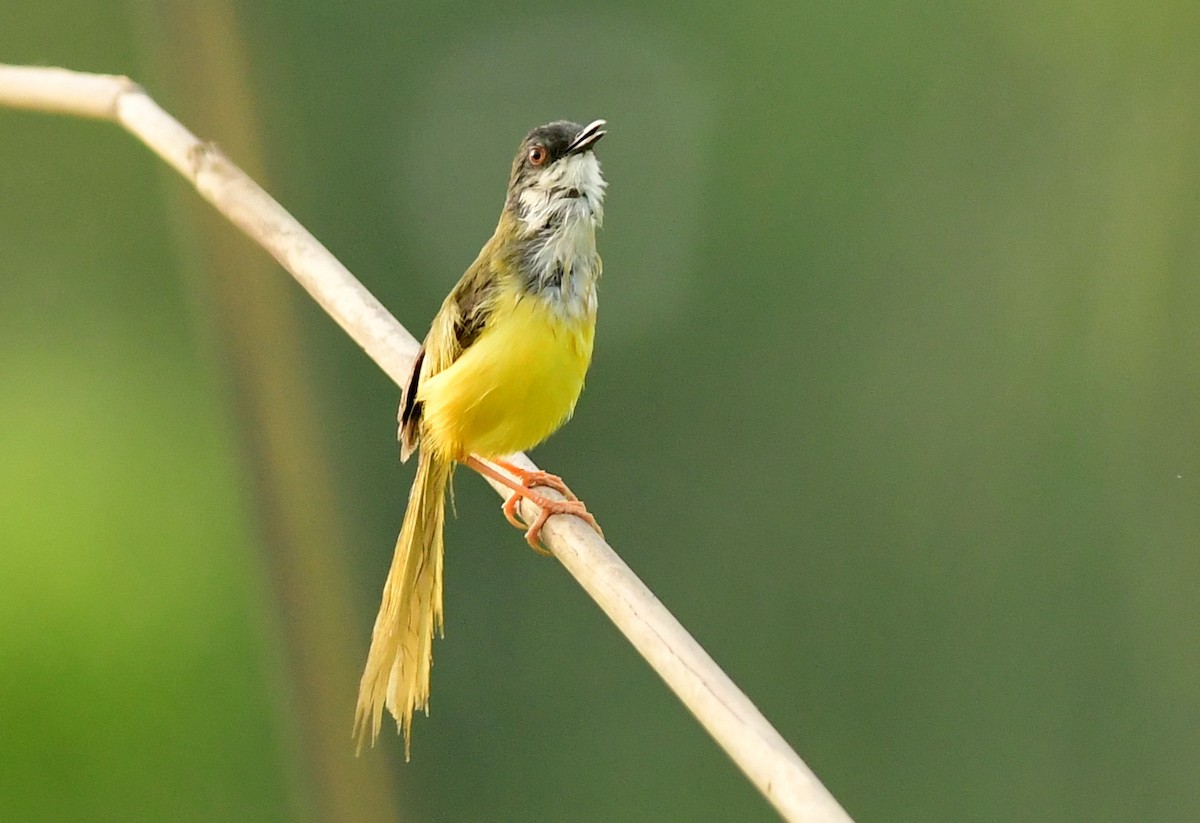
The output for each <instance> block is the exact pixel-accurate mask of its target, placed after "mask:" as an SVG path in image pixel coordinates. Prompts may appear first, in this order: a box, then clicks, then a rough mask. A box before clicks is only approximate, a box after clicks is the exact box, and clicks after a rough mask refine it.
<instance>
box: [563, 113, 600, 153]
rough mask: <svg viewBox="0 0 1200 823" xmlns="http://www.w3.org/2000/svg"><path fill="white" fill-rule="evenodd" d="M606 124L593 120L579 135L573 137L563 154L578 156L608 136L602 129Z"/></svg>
mask: <svg viewBox="0 0 1200 823" xmlns="http://www.w3.org/2000/svg"><path fill="white" fill-rule="evenodd" d="M607 124H608V121H607V120H593V121H592V122H590V123H588V124H587V125H586V126H584V127H583V128H582V129H581V130H580V131H579V134H577V135H575V139H574V140H572V141H571V145H569V146H567V150H566V152H564V154H566V155H572V154H579V153H580V152H584V151H588V150H589V149H591V148H592V146H594V145H596V143H598V142H599V141H600V138H601V137H603V136H604V135H606V134H608V132H606V131H604V127H605V126H606V125H607Z"/></svg>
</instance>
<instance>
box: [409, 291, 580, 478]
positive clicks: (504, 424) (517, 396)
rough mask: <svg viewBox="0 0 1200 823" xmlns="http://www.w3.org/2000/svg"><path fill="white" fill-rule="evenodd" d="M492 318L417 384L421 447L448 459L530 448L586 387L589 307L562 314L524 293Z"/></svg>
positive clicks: (568, 413)
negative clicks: (576, 315) (579, 313)
mask: <svg viewBox="0 0 1200 823" xmlns="http://www.w3.org/2000/svg"><path fill="white" fill-rule="evenodd" d="M489 320H490V322H489V324H488V326H487V327H486V328H485V329H484V331H483V332H482V333H481V334H480V335H479V337H478V338H477V339H476V340H475V341H474V342H473V343H472V344H471V345H470V346H469V347H468V348H467V350H466V351H465V352H463V353H462V355H461V356H460V357H459V358H458V360H456V361H455V362H454V363H453V364H452V365H451V366H450V367H449V368H447V369H445V370H443V371H441V372H439V373H437V374H435V375H433V376H431V377H429V378H427V379H426V380H423V381H422V382H421V385H420V387H419V388H418V390H417V399H418V400H419V401H420V402H421V403H422V404H423V409H422V414H421V416H422V430H421V444H422V447H423V448H429V449H432V450H433V451H435V452H437V453H438V454H440V455H441V456H442V457H443V458H445V459H449V460H454V459H461V458H462V457H465V456H466V455H467V454H468V453H475V454H479V455H481V456H483V457H487V458H497V457H503V456H505V455H508V454H512V453H513V452H518V451H524V450H525V449H529V448H532V447H533V446H536V445H537V444H538V443H540V442H542V441H543V440H545V439H546V438H547V437H549V436H550V435H551V434H552V433H553V432H554V431H555V430H556V429H557V428H558V427H559V426H561V425H562V424H563V423H565V422H566V421H567V418H569V417H570V416H571V412H572V411H573V410H574V408H575V401H576V400H577V399H579V393H580V392H581V391H582V390H583V378H584V375H585V374H586V373H587V368H588V364H589V363H590V362H591V359H592V340H593V335H594V332H595V316H594V315H592V316H589V317H586V318H581V319H579V320H567V319H565V318H563V317H561V316H559V315H558V314H556V313H555V312H554V311H552V310H551V308H550V307H549V306H548V305H547V304H546V303H545V302H544V301H543V300H541V299H539V298H537V297H533V296H530V295H526V296H524V298H523V299H519V300H515V301H514V302H513V303H510V304H508V305H505V306H502V307H497V310H496V311H495V312H493V314H492V316H491V317H490V318H489Z"/></svg>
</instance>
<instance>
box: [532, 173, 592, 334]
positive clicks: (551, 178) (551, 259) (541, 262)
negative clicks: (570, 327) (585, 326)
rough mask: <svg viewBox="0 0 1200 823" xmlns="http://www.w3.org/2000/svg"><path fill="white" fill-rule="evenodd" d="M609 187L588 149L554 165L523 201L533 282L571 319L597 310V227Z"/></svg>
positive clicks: (540, 178)
mask: <svg viewBox="0 0 1200 823" xmlns="http://www.w3.org/2000/svg"><path fill="white" fill-rule="evenodd" d="M605 185H606V184H605V182H604V178H603V177H602V176H601V174H600V162H599V161H598V160H597V159H596V155H595V154H593V153H592V152H590V151H587V152H583V153H582V154H578V155H573V156H571V157H564V158H563V159H561V160H559V161H557V162H556V163H553V164H552V165H551V166H549V167H548V168H547V169H545V170H544V171H542V172H541V173H540V174H539V175H538V176H536V177H534V178H533V180H531V181H530V183H529V184H528V185H527V186H526V188H525V189H524V191H522V192H521V194H520V197H519V199H518V203H517V219H518V220H519V221H520V223H521V229H522V234H523V235H524V237H525V238H526V244H527V245H526V249H527V251H526V256H525V260H524V261H523V263H524V268H525V271H526V275H527V277H528V285H529V287H530V289H531V291H534V292H535V293H538V294H539V295H540V296H542V297H543V298H544V299H546V300H547V302H549V303H550V304H551V305H552V306H553V307H554V308H555V310H556V311H559V312H561V313H563V314H565V315H568V316H571V317H578V316H582V315H583V314H587V313H594V312H595V310H596V280H597V279H599V277H600V256H599V255H598V254H597V253H596V229H597V228H598V227H599V226H600V225H601V223H602V222H603V221H604V188H605Z"/></svg>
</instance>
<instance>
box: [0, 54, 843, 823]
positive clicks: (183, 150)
mask: <svg viewBox="0 0 1200 823" xmlns="http://www.w3.org/2000/svg"><path fill="white" fill-rule="evenodd" d="M0 106H9V107H13V108H23V109H31V110H38V111H46V112H56V113H60V114H70V115H75V116H79V117H91V118H97V119H104V120H111V121H113V122H115V123H117V124H119V125H121V126H122V127H124V128H125V129H127V130H128V131H129V132H131V133H132V134H133V135H134V136H136V137H137V138H138V139H139V140H141V141H142V142H143V143H145V144H146V145H147V146H149V147H150V148H151V149H152V150H153V151H154V152H155V153H156V154H158V155H159V156H160V157H162V158H163V159H164V160H166V162H167V163H168V164H170V165H171V166H172V167H173V168H174V169H175V170H176V171H178V172H179V173H180V174H182V175H183V176H184V177H185V178H186V179H187V180H189V181H190V182H191V183H192V184H193V185H194V186H195V188H196V190H197V191H199V192H200V195H201V196H202V197H204V199H205V200H207V201H209V202H210V203H212V204H213V206H214V207H216V209H217V210H218V211H219V212H220V213H221V214H223V215H224V216H225V217H226V218H228V219H229V220H230V221H232V222H233V223H234V224H235V225H237V226H238V227H239V228H241V229H242V231H244V232H245V233H246V234H247V235H249V236H250V237H251V238H252V239H253V240H255V241H256V242H257V243H259V244H260V245H261V246H262V247H263V248H265V249H266V250H267V251H268V252H269V253H270V254H271V255H272V256H273V257H274V258H275V259H276V260H278V261H279V263H280V264H281V265H282V266H283V267H284V268H285V269H286V270H287V271H288V272H290V273H291V274H292V276H293V277H295V278H296V280H297V281H298V282H299V283H300V285H301V286H303V287H304V288H305V290H306V291H308V293H309V294H310V295H312V297H313V299H315V300H316V301H317V303H319V304H320V305H321V307H322V308H324V309H325V311H326V313H328V314H329V316H330V317H332V318H333V319H334V321H335V322H336V323H337V324H338V325H340V326H341V327H342V329H343V330H345V332H346V333H347V334H349V335H350V337H351V338H352V339H353V340H354V341H355V342H357V343H358V344H359V345H360V346H361V347H362V348H363V350H364V351H365V352H366V353H367V356H368V357H370V358H371V359H372V360H373V361H374V362H375V363H376V365H378V366H379V367H380V368H381V369H382V370H383V371H384V373H385V374H387V375H388V377H390V378H391V379H392V380H393V381H394V382H395V383H396V385H398V386H403V385H404V383H405V381H407V380H408V376H409V372H410V370H411V365H412V360H413V358H414V357H415V356H416V353H417V350H418V347H419V346H418V343H417V341H416V339H415V338H414V337H413V336H412V335H411V334H409V333H408V331H406V330H405V329H404V327H403V326H401V325H400V324H399V323H398V322H397V321H396V320H395V318H393V317H392V316H391V314H389V313H388V311H387V310H386V309H385V308H384V307H383V306H382V305H381V304H380V303H379V301H377V300H376V299H375V298H374V297H373V296H372V295H371V294H370V292H368V291H367V290H366V288H364V287H363V285H362V284H361V283H359V282H358V280H356V279H355V278H354V276H353V275H352V274H350V272H349V271H348V270H347V269H346V268H345V267H344V266H343V265H342V264H341V263H339V262H338V261H337V259H336V258H335V257H334V256H333V255H332V254H330V252H329V251H328V250H327V249H325V247H324V246H322V245H321V244H320V243H319V242H318V241H317V240H316V238H314V237H313V236H312V235H311V234H310V233H309V232H308V231H307V230H306V229H305V228H304V227H303V226H301V225H300V224H299V223H298V222H297V221H296V220H295V218H293V217H292V216H291V215H290V214H288V212H287V211H286V210H284V208H283V207H282V206H280V205H279V203H277V202H276V201H275V200H274V199H273V198H272V197H271V196H270V195H268V194H267V193H266V192H265V191H263V190H262V189H261V188H260V187H259V186H258V185H257V184H256V183H255V182H254V181H253V180H251V179H250V178H249V177H248V176H247V175H246V174H244V173H243V172H242V171H241V170H240V169H238V167H237V166H235V165H234V164H233V163H232V162H230V161H229V160H228V159H227V158H226V157H225V156H224V154H222V153H221V152H220V150H218V149H217V148H216V147H215V146H214V145H212V144H211V143H205V142H203V141H201V140H199V139H198V138H197V137H196V136H195V135H193V134H192V133H191V132H189V131H188V130H187V129H186V128H184V127H183V126H182V125H181V124H180V123H179V122H178V121H176V120H175V119H174V118H173V117H171V116H170V115H169V114H167V113H166V112H165V111H163V110H162V109H161V108H159V106H158V105H157V104H156V103H155V102H154V101H153V100H152V99H151V98H150V96H149V95H147V94H146V92H145V91H143V90H142V88H141V87H140V86H138V85H137V84H135V83H133V82H132V81H131V80H129V78H127V77H119V76H112V75H97V74H83V73H79V72H72V71H68V70H66V69H59V68H38V67H24V66H6V65H3V64H0ZM516 459H517V460H518V461H519V462H520V463H521V464H522V465H525V466H527V467H530V468H533V467H534V466H533V463H532V461H530V460H529V459H528V458H527V457H525V456H524V455H518V456H517V457H516ZM493 485H494V487H495V488H496V489H497V491H498V492H500V493H501V495H504V494H506V493H507V490H506V489H503V488H502V487H498V486H495V484H493ZM527 514H528V513H527ZM542 535H543V539H544V541H545V542H546V543H547V545H548V546H549V548H550V549H551V551H553V552H554V555H555V556H556V557H557V558H558V559H559V561H561V562H562V564H563V565H564V566H565V567H566V568H567V570H568V571H569V572H570V573H571V575H572V576H573V577H574V578H575V579H576V581H577V582H578V583H579V584H580V585H581V586H582V587H583V589H584V590H585V591H586V592H587V593H588V595H589V596H591V597H592V599H593V600H595V601H596V603H597V604H598V605H599V606H600V608H601V609H603V611H604V613H605V614H607V615H608V616H609V618H610V619H611V620H612V621H613V623H614V624H616V626H617V628H619V629H620V630H621V632H622V633H623V634H624V635H625V636H626V637H627V638H628V639H629V641H630V642H631V643H632V644H633V645H634V647H635V648H636V649H637V650H638V651H639V652H640V653H641V654H642V656H643V657H644V658H645V659H646V661H647V662H648V663H649V664H650V665H651V667H653V668H654V670H655V671H656V672H658V674H659V676H660V677H662V679H663V680H664V681H666V683H667V685H668V686H670V688H671V689H672V690H673V691H674V692H675V694H676V695H677V696H678V697H679V699H680V700H682V701H683V703H684V705H686V706H687V708H688V709H689V710H690V711H691V712H692V713H693V714H694V715H695V716H696V718H697V719H698V720H699V721H700V723H701V725H703V726H704V728H706V729H707V730H708V732H709V733H710V734H711V735H712V736H713V738H714V739H715V740H716V741H717V743H718V744H719V745H720V746H721V747H722V748H723V749H725V751H726V753H727V754H728V755H729V756H730V757H731V758H732V759H733V761H734V762H735V763H736V764H737V765H738V767H739V768H741V770H742V771H743V772H744V773H745V774H746V776H747V777H749V778H750V780H751V782H752V783H754V785H755V786H757V787H758V789H759V791H760V792H762V794H763V796H764V797H766V799H767V800H768V801H769V802H770V803H771V804H772V805H773V806H774V807H775V809H776V810H777V811H778V812H779V814H780V815H781V816H782V817H783V818H784V819H785V820H788V821H794V822H795V823H799V822H800V821H805V823H832V822H835V821H836V822H839V823H849V822H850V817H849V816H848V815H847V814H846V812H845V811H844V810H843V809H842V807H841V806H840V805H839V804H838V802H837V801H836V800H835V799H834V797H833V796H832V795H831V794H830V793H829V791H828V790H827V789H826V788H825V787H824V786H823V785H822V784H821V782H820V780H818V779H817V777H816V775H814V774H813V773H812V771H811V770H809V768H808V766H807V765H805V763H804V761H802V760H801V759H800V757H799V756H798V755H797V754H796V753H795V751H793V750H792V748H791V747H790V746H789V745H788V744H787V742H786V741H785V740H784V739H783V738H782V737H781V736H780V734H779V733H778V732H777V731H776V730H775V729H774V727H772V726H771V724H770V723H769V722H768V721H767V720H766V718H764V717H763V716H762V714H761V713H760V712H759V711H758V709H757V708H755V706H754V704H753V703H751V702H750V700H749V699H748V698H747V697H746V696H745V694H743V693H742V692H741V690H740V689H738V687H737V686H736V685H735V684H734V683H733V681H732V680H730V679H729V677H728V676H727V675H726V674H725V673H724V672H723V671H722V670H721V669H720V667H719V666H717V664H716V663H715V662H714V661H713V659H712V658H711V657H709V656H708V654H707V653H706V652H705V651H704V649H702V648H701V647H700V645H699V644H698V643H697V642H696V641H695V640H694V639H693V638H692V636H691V635H690V634H688V632H687V631H686V630H685V629H684V628H683V626H681V625H680V624H679V622H678V621H677V620H676V619H675V618H674V617H673V616H672V615H671V613H670V612H669V611H667V609H666V608H665V607H664V606H663V605H662V603H660V602H659V600H658V598H656V597H655V596H654V594H653V593H652V592H651V591H650V590H649V589H648V588H646V586H645V585H644V584H643V583H642V581H641V580H640V579H638V577H637V575H635V574H634V573H633V571H632V570H631V569H630V568H629V567H628V566H627V565H625V563H624V562H623V561H622V560H621V558H620V557H618V556H617V554H616V552H614V551H613V550H612V548H611V547H610V546H609V545H608V544H607V543H605V542H604V540H603V539H602V538H600V537H599V536H598V535H597V534H596V533H595V532H593V531H592V530H591V529H590V528H588V527H587V526H586V525H585V524H584V523H583V522H582V521H580V520H578V519H576V518H570V517H553V518H551V519H550V520H549V522H548V523H547V524H546V527H545V529H544V530H543V532H542ZM347 724H348V725H349V721H348V722H347ZM347 745H350V743H349V739H347Z"/></svg>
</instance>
